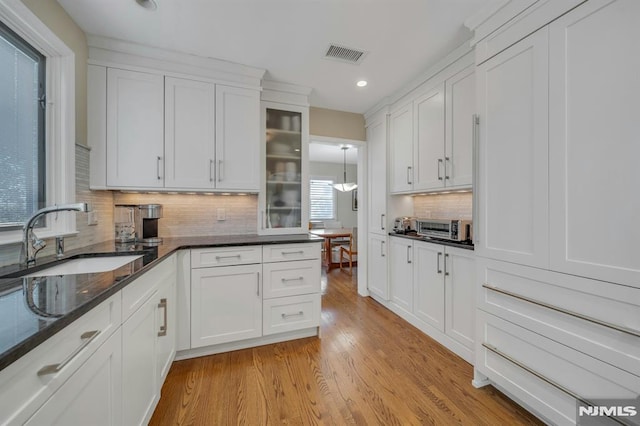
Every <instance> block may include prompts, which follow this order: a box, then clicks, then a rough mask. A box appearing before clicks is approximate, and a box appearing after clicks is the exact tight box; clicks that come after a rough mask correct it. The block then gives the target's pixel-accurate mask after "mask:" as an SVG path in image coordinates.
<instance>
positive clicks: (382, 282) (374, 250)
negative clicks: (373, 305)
mask: <svg viewBox="0 0 640 426" xmlns="http://www.w3.org/2000/svg"><path fill="white" fill-rule="evenodd" d="M368 244H369V249H368V250H367V255H368V256H369V259H368V262H367V289H368V290H369V293H371V294H373V295H375V296H377V297H379V298H381V299H382V300H389V281H388V280H387V237H386V236H385V235H378V234H374V233H369V242H368Z"/></svg>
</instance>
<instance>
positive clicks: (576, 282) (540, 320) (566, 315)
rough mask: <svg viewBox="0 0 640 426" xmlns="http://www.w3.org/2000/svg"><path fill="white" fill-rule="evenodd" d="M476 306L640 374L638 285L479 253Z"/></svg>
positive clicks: (639, 299) (639, 295) (639, 303)
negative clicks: (583, 276)
mask: <svg viewBox="0 0 640 426" xmlns="http://www.w3.org/2000/svg"><path fill="white" fill-rule="evenodd" d="M478 265H479V270H478V276H479V277H481V278H482V279H481V284H482V286H478V287H479V291H480V294H479V297H478V307H479V308H480V309H483V310H485V311H487V312H490V313H493V314H495V315H497V316H500V317H502V318H505V319H507V320H509V321H511V322H514V323H516V324H518V325H521V326H522V327H525V328H527V329H529V330H532V331H534V332H536V333H539V334H542V335H544V336H546V337H548V338H549V339H552V340H555V341H556V342H561V343H563V344H565V345H567V346H570V347H572V348H574V349H577V350H579V351H581V352H584V353H586V354H588V355H591V356H593V357H595V358H598V359H600V360H603V361H605V362H608V363H610V364H612V365H615V366H617V367H619V368H622V369H624V370H626V371H629V372H630V373H633V374H635V375H637V376H640V289H636V288H632V287H626V286H621V285H617V284H610V283H604V282H602V281H596V280H589V279H586V278H581V277H576V276H572V275H565V274H559V273H555V272H549V271H543V270H539V269H535V268H528V267H524V266H519V265H514V264H511V263H505V262H498V261H493V260H490V259H484V258H479V259H478Z"/></svg>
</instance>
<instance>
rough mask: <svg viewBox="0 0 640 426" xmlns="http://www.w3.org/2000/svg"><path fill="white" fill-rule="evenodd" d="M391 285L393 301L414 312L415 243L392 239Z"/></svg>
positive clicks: (390, 243)
mask: <svg viewBox="0 0 640 426" xmlns="http://www.w3.org/2000/svg"><path fill="white" fill-rule="evenodd" d="M389 248H390V256H391V263H390V265H389V268H390V271H389V281H390V282H389V284H390V290H391V301H392V302H393V303H395V304H396V305H397V306H399V307H400V308H402V309H404V310H405V311H407V312H411V311H413V241H411V240H407V239H404V238H390V242H389Z"/></svg>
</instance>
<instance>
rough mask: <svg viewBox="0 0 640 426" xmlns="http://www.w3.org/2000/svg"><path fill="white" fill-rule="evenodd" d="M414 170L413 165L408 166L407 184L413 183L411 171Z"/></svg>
mask: <svg viewBox="0 0 640 426" xmlns="http://www.w3.org/2000/svg"><path fill="white" fill-rule="evenodd" d="M412 171H413V167H411V166H407V185H412V184H413V182H412V181H411V180H412V179H411V174H412V173H411V172H412Z"/></svg>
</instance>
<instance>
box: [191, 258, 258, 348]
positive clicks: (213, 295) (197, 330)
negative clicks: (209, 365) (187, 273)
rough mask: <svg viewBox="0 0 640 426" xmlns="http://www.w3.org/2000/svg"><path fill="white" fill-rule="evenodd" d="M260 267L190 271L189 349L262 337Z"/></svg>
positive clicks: (248, 266) (256, 265)
mask: <svg viewBox="0 0 640 426" xmlns="http://www.w3.org/2000/svg"><path fill="white" fill-rule="evenodd" d="M261 273H262V265H260V264H255V265H240V266H221V267H214V268H199V269H193V270H192V271H191V347H192V348H199V347H203V346H211V345H216V344H219V343H227V342H233V341H236V340H243V339H251V338H254V337H259V336H261V335H262V279H261Z"/></svg>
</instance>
